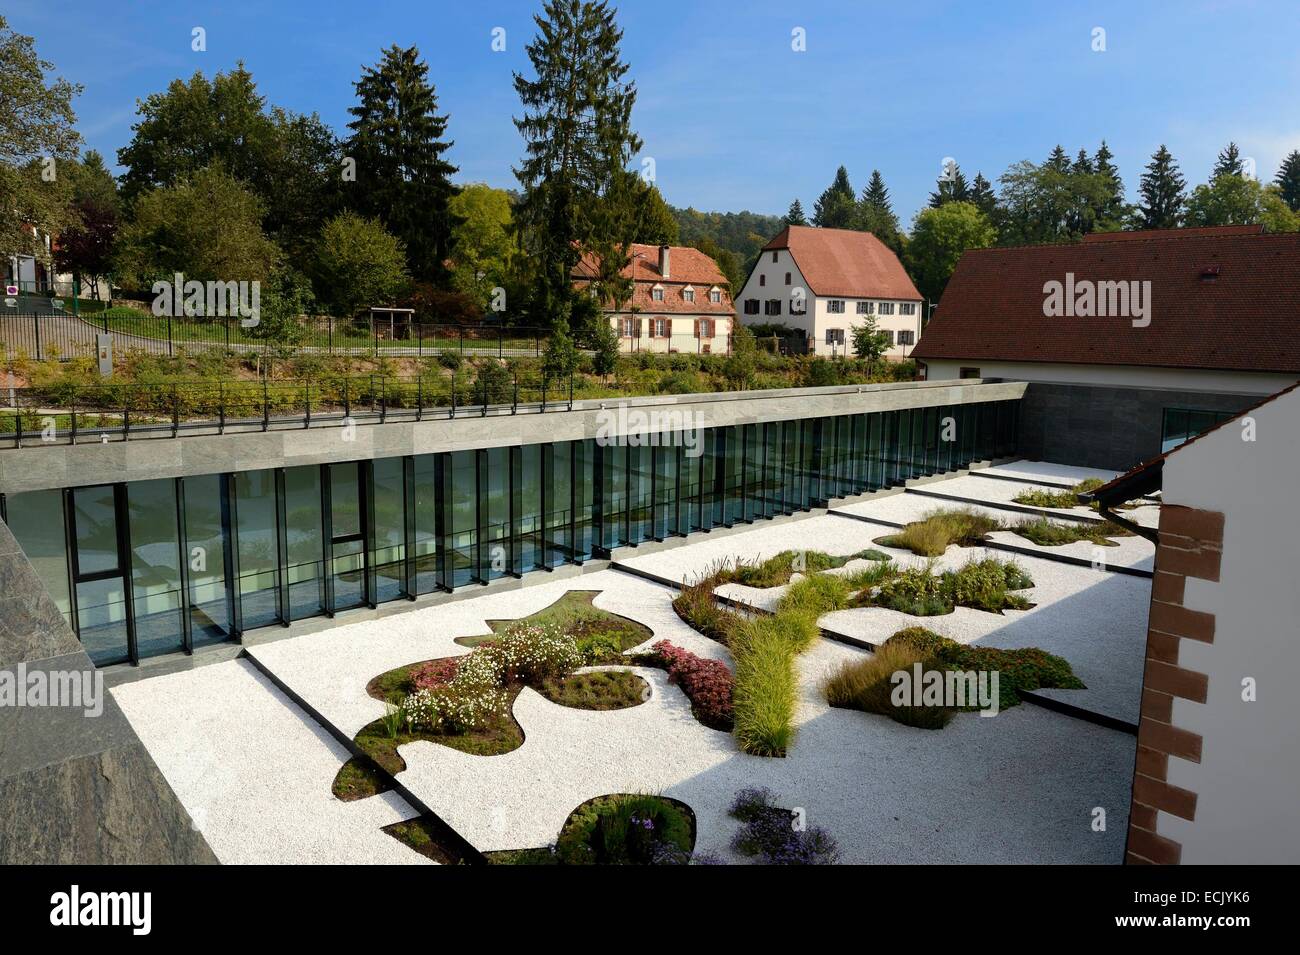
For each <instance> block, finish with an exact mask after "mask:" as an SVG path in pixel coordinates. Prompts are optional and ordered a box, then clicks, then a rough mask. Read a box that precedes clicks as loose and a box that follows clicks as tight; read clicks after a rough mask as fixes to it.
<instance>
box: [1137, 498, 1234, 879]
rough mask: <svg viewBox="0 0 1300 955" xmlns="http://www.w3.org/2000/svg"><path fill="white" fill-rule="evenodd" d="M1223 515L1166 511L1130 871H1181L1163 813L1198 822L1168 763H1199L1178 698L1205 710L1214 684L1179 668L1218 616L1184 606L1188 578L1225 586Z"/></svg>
mask: <svg viewBox="0 0 1300 955" xmlns="http://www.w3.org/2000/svg"><path fill="white" fill-rule="evenodd" d="M1222 552H1223V515H1222V514H1220V513H1218V512H1215V511H1202V510H1197V509H1195V508H1190V507H1183V506H1180V505H1177V504H1165V505H1163V506H1162V507H1161V508H1160V543H1159V546H1158V547H1157V549H1156V563H1155V576H1154V578H1153V579H1152V582H1151V613H1150V617H1149V621H1148V628H1147V653H1146V667H1145V671H1144V674H1143V678H1142V716H1141V721H1140V723H1139V727H1138V748H1137V763H1136V765H1135V767H1134V771H1133V801H1132V805H1131V807H1130V811H1129V830H1128V848H1127V851H1126V853H1125V861H1126V862H1129V863H1131V864H1148V865H1149V864H1157V865H1177V864H1178V863H1179V862H1180V861H1181V857H1182V846H1181V845H1179V844H1178V843H1177V842H1175V841H1173V840H1172V839H1169V838H1167V837H1166V836H1162V835H1160V833H1159V831H1158V826H1157V812H1168V813H1172V814H1173V815H1175V816H1179V817H1181V818H1183V819H1187V820H1195V818H1196V793H1194V792H1191V791H1189V790H1186V789H1183V788H1181V787H1179V786H1173V785H1170V784H1169V782H1168V780H1167V776H1168V771H1169V760H1170V759H1171V758H1173V759H1187V760H1191V761H1192V762H1194V763H1199V762H1200V761H1201V737H1200V736H1199V735H1197V734H1195V733H1190V732H1188V731H1187V730H1185V729H1180V728H1179V727H1178V726H1176V725H1175V724H1174V721H1173V707H1174V697H1179V698H1180V699H1184V700H1192V701H1193V702H1196V703H1204V702H1205V700H1206V693H1207V691H1208V685H1209V680H1208V678H1207V677H1206V676H1205V674H1203V673H1197V672H1195V671H1194V670H1188V669H1186V668H1185V667H1182V666H1180V665H1179V659H1178V658H1179V647H1180V645H1181V644H1182V641H1184V640H1199V641H1201V642H1203V643H1212V642H1213V641H1214V615H1213V614H1208V613H1202V612H1199V611H1195V610H1188V609H1186V608H1185V607H1184V606H1183V590H1184V587H1185V585H1186V582H1187V578H1188V577H1198V578H1200V579H1202V580H1213V581H1217V580H1218V579H1219V561H1220V559H1221V557H1222Z"/></svg>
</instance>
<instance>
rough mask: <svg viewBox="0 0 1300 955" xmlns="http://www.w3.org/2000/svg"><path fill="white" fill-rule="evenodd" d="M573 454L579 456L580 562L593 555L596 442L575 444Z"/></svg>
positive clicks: (577, 543)
mask: <svg viewBox="0 0 1300 955" xmlns="http://www.w3.org/2000/svg"><path fill="white" fill-rule="evenodd" d="M573 453H574V454H575V455H576V456H577V462H576V464H575V470H576V471H577V475H578V483H577V486H576V490H577V493H576V495H575V498H576V501H575V503H576V506H577V509H578V514H577V518H576V524H577V534H578V539H577V540H576V541H575V542H574V549H575V550H576V551H577V557H578V559H579V560H590V559H591V557H592V554H593V550H592V548H593V545H594V544H595V541H594V539H593V533H594V530H595V524H594V515H593V508H594V507H595V504H596V493H595V483H594V473H595V458H596V442H595V441H594V440H592V439H591V438H587V439H585V440H582V441H575V442H574V443H573Z"/></svg>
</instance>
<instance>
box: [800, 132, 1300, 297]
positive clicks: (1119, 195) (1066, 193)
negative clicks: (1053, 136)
mask: <svg viewBox="0 0 1300 955" xmlns="http://www.w3.org/2000/svg"><path fill="white" fill-rule="evenodd" d="M1113 160H1114V155H1113V154H1112V153H1111V151H1110V147H1109V146H1107V144H1106V142H1105V141H1104V140H1103V141H1102V143H1101V145H1100V146H1098V147H1097V149H1096V151H1095V152H1093V153H1092V154H1089V153H1088V151H1087V150H1086V149H1080V150H1079V151H1078V153H1077V154H1076V155H1075V156H1074V157H1073V158H1071V157H1070V155H1069V154H1068V153H1067V152H1066V151H1065V149H1063V148H1062V147H1061V146H1059V145H1058V146H1056V147H1055V148H1054V149H1053V150H1052V152H1051V153H1050V154H1049V155H1048V157H1047V159H1046V160H1044V161H1043V162H1042V163H1034V162H1031V161H1029V160H1023V161H1021V162H1018V163H1015V164H1013V165H1012V166H1011V167H1010V168H1008V169H1007V170H1006V172H1004V173H1003V174H1002V175H1001V176H1000V177H999V178H998V188H995V187H994V185H993V184H992V183H991V182H989V180H987V179H986V178H985V177H984V176H983V174H982V173H978V172H977V173H976V174H975V178H974V179H973V180H968V179H967V178H966V176H965V174H964V173H963V172H962V170H961V168H960V166H959V165H957V163H955V162H951V161H950V162H948V163H946V165H945V167H944V169H943V170H942V172H941V173H940V175H939V177H938V180H937V182H936V184H935V189H934V191H933V192H932V193H931V194H930V200H929V204H928V205H927V207H926V208H924V209H922V210H921V211H920V212H919V213H917V215H916V217H915V218H914V219H913V221H912V224H911V228H910V230H908V231H906V232H905V231H904V230H903V229H902V227H901V226H900V224H899V220H898V216H897V215H896V214H895V213H894V210H893V207H892V203H891V201H890V198H889V190H888V189H887V188H886V186H885V182H884V178H883V177H882V176H881V174H880V171H879V170H872V172H871V177H870V179H869V181H868V183H867V185H866V186H865V187H864V188H863V190H862V192H861V194H860V195H859V194H857V193H856V192H855V191H854V189H853V186H852V185H851V184H850V182H849V174H848V170H847V169H846V168H845V167H844V166H840V167H839V169H837V170H836V173H835V177H834V179H833V180H832V181H831V184H830V185H829V186H827V187H826V189H825V191H823V192H822V193H821V195H820V196H818V198H817V201H816V202H815V203H814V205H813V212H812V216H811V217H807V216H806V214H805V212H804V209H803V205H802V203H801V202H800V201H799V200H798V199H795V200H794V201H793V202H792V203H791V204H790V208H789V210H788V211H787V212H786V215H785V222H786V223H788V224H791V225H809V224H811V225H815V226H821V227H824V228H834V229H854V230H858V231H862V232H870V233H872V234H873V235H875V236H876V237H877V238H878V239H880V240H881V242H883V243H884V244H885V245H887V246H888V247H889V248H891V249H892V250H893V251H894V252H896V253H898V255H899V256H900V258H901V259H902V261H903V264H904V265H905V267H906V268H907V270H908V272H909V274H910V275H911V277H912V280H913V281H914V282H915V283H916V286H917V289H918V290H919V291H920V292H921V294H922V295H924V296H925V297H926V298H927V299H929V300H931V301H937V300H938V298H939V297H940V296H941V295H942V293H943V289H944V286H945V285H946V284H947V281H948V278H949V277H950V276H951V275H952V271H953V269H954V268H955V267H956V265H957V260H958V259H959V258H960V257H961V254H962V253H963V252H964V251H966V250H967V249H978V248H987V247H989V246H995V245H996V246H1015V245H1030V244H1042V243H1055V242H1074V241H1077V240H1079V239H1081V238H1082V237H1083V236H1085V235H1087V234H1089V233H1091V232H1114V231H1118V230H1132V229H1174V228H1179V227H1182V226H1220V225H1256V224H1258V225H1263V226H1264V228H1265V229H1266V230H1268V231H1270V232H1295V231H1300V150H1293V151H1292V152H1291V153H1290V154H1289V155H1288V156H1287V157H1286V159H1285V160H1283V162H1282V165H1281V167H1280V168H1279V169H1278V171H1277V174H1276V176H1275V177H1274V179H1273V181H1272V182H1271V183H1262V182H1260V181H1259V179H1258V178H1257V177H1256V176H1255V174H1254V170H1253V169H1252V168H1250V166H1249V164H1248V162H1247V160H1245V159H1244V158H1243V157H1242V156H1241V153H1240V150H1239V149H1238V147H1237V145H1236V144H1235V143H1231V142H1230V143H1228V145H1227V146H1225V147H1224V149H1223V150H1222V151H1221V152H1220V153H1219V156H1218V159H1217V160H1216V161H1215V164H1214V167H1213V169H1212V170H1211V171H1210V175H1209V178H1208V180H1207V181H1206V182H1205V183H1204V184H1202V185H1198V186H1196V187H1195V188H1193V189H1191V190H1189V189H1188V187H1187V181H1186V179H1185V178H1184V176H1183V174H1182V172H1181V170H1180V169H1179V167H1178V163H1177V162H1176V161H1175V160H1174V157H1173V156H1172V155H1171V154H1170V152H1169V149H1168V148H1167V147H1166V146H1164V145H1161V146H1160V148H1159V149H1157V150H1156V151H1155V153H1154V154H1153V155H1152V157H1151V161H1150V162H1149V163H1148V164H1147V166H1146V168H1145V170H1144V171H1143V173H1142V176H1141V179H1140V181H1139V185H1138V202H1136V203H1129V202H1128V201H1127V199H1126V198H1125V190H1124V182H1123V179H1122V178H1121V177H1120V173H1119V170H1118V169H1117V168H1116V166H1115V163H1114V161H1113Z"/></svg>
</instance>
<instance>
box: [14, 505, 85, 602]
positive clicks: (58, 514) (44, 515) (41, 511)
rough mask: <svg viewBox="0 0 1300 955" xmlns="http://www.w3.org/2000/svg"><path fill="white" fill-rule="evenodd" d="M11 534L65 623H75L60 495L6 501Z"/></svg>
mask: <svg viewBox="0 0 1300 955" xmlns="http://www.w3.org/2000/svg"><path fill="white" fill-rule="evenodd" d="M5 511H6V515H7V518H8V521H7V522H8V524H9V530H10V531H12V532H13V535H14V538H15V539H16V540H17V541H18V546H20V547H21V548H22V549H23V553H24V554H25V555H27V562H28V563H30V564H31V565H32V569H33V570H35V571H36V576H37V577H39V578H40V580H41V583H42V584H44V585H45V589H46V590H47V591H49V594H50V596H51V597H53V598H54V605H55V606H56V607H58V608H59V612H60V613H61V614H63V619H64V620H67V621H68V622H69V623H71V621H72V613H71V605H70V603H69V600H68V551H67V546H68V545H67V540H66V539H65V537H64V526H63V493H62V492H61V491H26V492H24V493H22V494H10V495H9V496H8V497H6V498H5Z"/></svg>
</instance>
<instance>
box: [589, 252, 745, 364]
mask: <svg viewBox="0 0 1300 955" xmlns="http://www.w3.org/2000/svg"><path fill="white" fill-rule="evenodd" d="M598 268H599V260H598V259H596V258H595V256H593V255H592V254H591V253H587V254H584V255H583V257H582V259H581V260H580V261H579V262H578V264H577V265H576V266H574V269H573V273H572V277H573V284H574V285H575V286H576V287H578V288H585V287H587V286H588V285H590V283H591V281H592V280H593V279H594V278H596V276H597V274H598ZM622 274H623V276H624V277H625V278H628V279H631V280H632V296H631V298H629V299H628V300H627V301H626V302H606V303H605V304H604V312H605V314H606V315H607V316H608V318H609V321H610V324H611V325H613V326H614V329H615V330H616V331H617V332H618V336H619V344H620V348H621V350H623V351H627V352H633V351H653V352H663V353H670V352H688V353H694V354H703V355H708V354H727V353H728V351H729V350H730V343H731V323H732V321H734V319H735V309H734V308H733V307H732V304H731V294H730V293H729V292H728V291H727V279H726V276H724V275H723V274H722V271H721V270H720V269H719V268H718V264H717V263H716V262H714V261H713V259H711V258H710V257H709V256H707V255H705V254H704V253H703V252H701V251H700V250H699V249H693V248H690V247H689V246H680V245H646V244H643V243H640V242H636V243H633V244H632V245H631V246H630V247H629V248H628V262H627V265H625V266H624V267H623V270H622Z"/></svg>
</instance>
